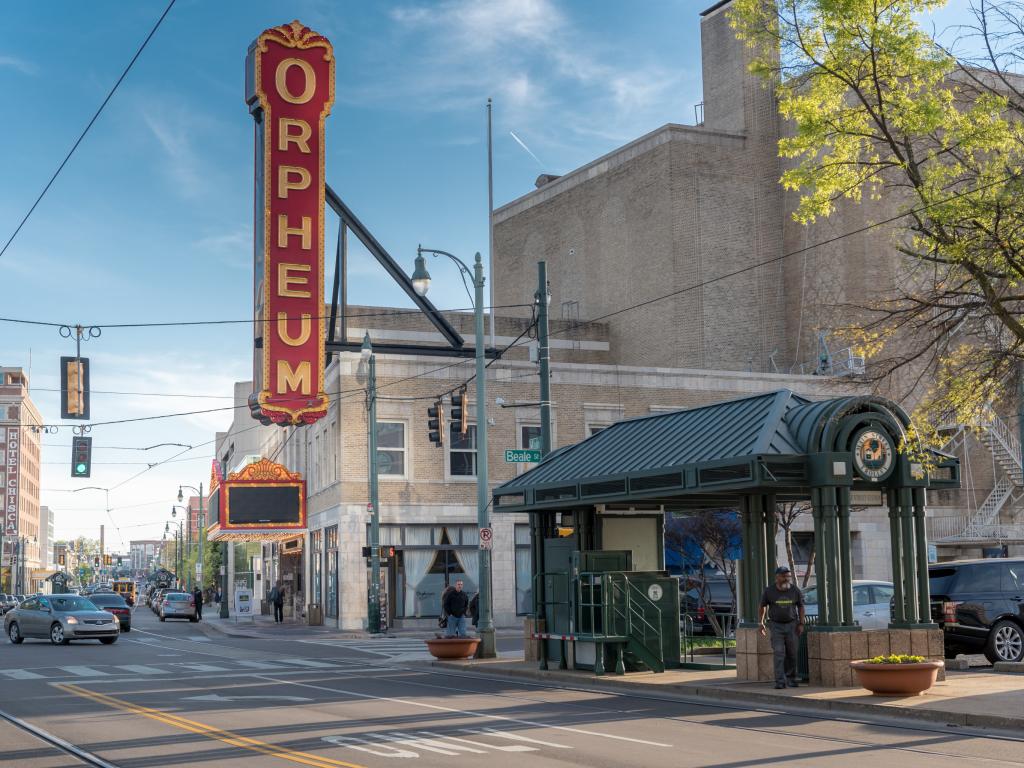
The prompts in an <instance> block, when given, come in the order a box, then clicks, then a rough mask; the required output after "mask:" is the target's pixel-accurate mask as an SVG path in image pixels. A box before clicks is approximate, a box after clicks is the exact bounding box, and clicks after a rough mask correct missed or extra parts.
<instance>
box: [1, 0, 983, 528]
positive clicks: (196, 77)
mask: <svg viewBox="0 0 1024 768" xmlns="http://www.w3.org/2000/svg"><path fill="white" fill-rule="evenodd" d="M165 4H166V3H165V2H164V1H163V0H156V1H154V0H145V1H143V0H138V1H136V2H128V1H127V0H124V1H123V2H113V1H112V0H93V1H92V2H89V3H71V2H49V3H46V2H22V3H18V4H14V3H9V4H5V8H4V11H5V12H4V20H5V26H6V28H7V29H8V30H17V34H8V35H5V36H4V39H3V41H0V91H2V92H3V94H4V98H5V103H6V105H7V108H6V109H5V110H4V117H5V119H3V120H0V153H2V154H0V156H2V165H0V167H2V168H3V172H2V175H0V238H2V239H3V240H6V238H7V237H8V236H9V234H10V232H11V231H13V229H14V227H15V226H16V225H17V222H18V221H19V220H20V218H21V216H22V215H23V214H24V212H25V211H26V210H27V208H28V206H29V205H30V204H31V201H32V200H33V199H34V198H35V196H36V195H37V194H38V192H39V190H40V189H41V188H42V186H43V184H45V182H46V180H47V178H49V175H50V174H51V173H52V171H53V170H54V169H55V167H56V165H57V163H58V162H59V160H60V159H61V158H62V157H63V155H64V153H65V152H66V151H67V149H68V148H69V146H70V145H71V143H72V142H73V140H74V138H75V137H76V136H77V134H78V132H79V131H80V130H81V128H82V126H83V125H84V124H85V122H86V120H87V119H88V117H89V116H90V115H91V114H92V113H93V111H94V110H95V108H96V107H97V105H98V104H99V103H100V101H101V100H102V99H103V97H104V96H105V94H106V92H107V90H108V89H109V87H110V86H111V84H112V83H113V82H114V80H115V79H116V77H117V76H118V74H119V73H120V71H121V69H122V68H123V67H124V65H125V64H126V63H127V61H128V60H129V59H130V57H131V55H132V54H133V53H134V51H135V49H136V48H137V46H138V45H139V43H140V42H141V40H142V39H143V37H144V36H145V34H146V33H147V32H148V31H149V29H150V27H151V26H152V24H153V23H154V21H155V20H156V18H157V17H158V16H159V14H160V13H161V12H162V10H163V8H164V6H165ZM709 4H710V0H704V2H691V1H690V0H645V2H643V3H640V4H637V3H623V2H594V1H593V0H589V1H588V0H577V1H575V2H569V1H568V0H446V1H444V2H422V1H421V2H417V1H416V0H409V1H408V2H403V1H395V2H391V1H387V2H384V1H381V2H371V3H341V2H331V1H329V0H302V1H299V2H281V1H280V0H278V2H267V1H262V2H257V1H253V0H245V1H244V2H243V1H242V0H224V1H223V2H216V3H213V2H205V3H204V2H200V1H199V0H178V2H177V4H176V5H175V7H174V9H173V10H172V11H171V13H170V15H169V16H168V17H167V19H166V21H165V22H164V24H163V26H162V27H161V29H160V30H159V31H158V32H157V34H156V36H155V37H154V38H153V40H152V41H151V42H150V44H149V46H148V48H147V49H146V51H145V52H144V53H143V55H142V57H141V58H140V59H139V61H138V62H137V64H136V65H135V67H134V69H133V70H132V72H131V73H130V74H129V75H128V78H127V79H126V80H125V82H124V83H123V84H122V86H121V88H120V90H119V91H118V93H117V94H116V95H115V96H114V98H113V99H112V100H111V102H110V104H109V105H108V107H107V109H106V111H105V112H104V113H103V115H102V116H101V117H100V119H99V121H98V122H97V124H96V125H95V126H94V127H93V130H92V132H91V133H90V134H89V136H88V137H87V138H86V139H85V141H84V142H83V144H82V145H81V146H80V147H79V149H78V151H77V152H76V154H75V155H74V157H73V158H72V160H71V161H70V163H69V164H68V166H67V167H66V168H65V170H64V172H63V173H62V175H61V176H60V178H59V179H58V180H57V182H56V183H55V184H54V186H53V187H52V188H51V190H50V192H49V193H48V195H47V196H46V198H45V199H44V200H43V202H42V203H41V204H40V206H39V208H38V209H37V210H36V212H35V213H34V215H33V216H32V218H31V219H30V220H29V222H28V223H27V224H26V226H25V228H24V229H23V230H22V232H21V234H20V235H19V236H18V238H17V240H16V241H15V242H14V244H13V245H12V246H11V248H10V249H9V250H8V252H7V253H6V254H5V255H4V257H3V258H0V316H4V317H16V318H27V319H34V320H45V321H55V322H65V323H76V322H80V323H83V324H87V325H88V324H101V323H123V322H127V323H130V322H159V321H180V320H208V319H244V318H247V317H249V316H250V313H251V281H252V264H251V262H252V253H251V251H252V246H251V227H252V217H251V210H252V152H253V150H252V124H251V119H250V117H249V115H248V113H247V111H246V107H245V104H244V102H243V63H244V59H245V53H246V49H247V47H248V45H249V44H250V42H251V41H252V40H253V39H254V38H255V37H256V36H257V35H258V34H259V33H260V32H261V31H262V30H263V29H264V28H266V27H269V26H275V25H277V24H281V23H285V22H288V21H290V20H291V19H293V18H298V19H300V20H301V21H302V22H303V23H305V24H307V25H309V26H311V27H313V28H314V29H315V30H317V31H318V32H321V33H322V34H325V35H326V36H327V37H329V38H330V39H331V41H332V42H333V44H334V49H335V55H336V58H337V102H336V103H335V105H334V109H333V112H332V115H331V117H330V118H329V119H328V123H327V129H328V136H327V178H328V181H329V183H330V184H331V185H332V186H333V187H334V188H335V189H336V190H337V191H338V192H339V194H340V195H341V196H342V197H343V198H344V199H345V200H346V202H347V203H348V204H349V206H350V207H352V208H353V210H354V211H355V212H356V214H357V215H358V216H359V217H360V218H361V219H362V220H363V222H364V223H365V224H366V225H367V226H369V228H370V229H371V230H372V231H373V232H374V233H375V235H376V236H377V238H378V239H379V240H380V241H381V242H382V243H383V244H384V246H385V247H386V248H388V249H389V250H390V251H391V252H392V254H393V255H394V256H395V257H396V258H397V259H399V261H400V262H402V263H403V264H404V265H405V266H406V267H407V269H409V270H410V271H411V266H412V259H413V256H414V255H415V248H416V244H417V243H418V242H423V243H424V244H425V245H431V246H433V247H438V248H444V249H446V250H450V251H453V252H455V253H457V254H460V255H463V256H465V257H466V259H467V260H468V259H469V258H471V257H472V253H473V252H474V251H476V250H480V251H481V252H483V253H484V254H485V255H486V249H487V224H486V222H487V207H486V206H487V198H486V165H485V161H486V155H485V151H486V145H485V111H484V105H485V102H486V99H487V97H489V96H490V97H493V98H494V100H495V111H494V117H495V123H494V126H495V127H494V136H495V161H494V167H495V203H496V205H500V204H502V203H505V202H508V201H509V200H512V199H514V198H516V197H518V196H519V195H522V194H524V193H525V192H528V191H529V190H530V189H532V188H533V181H534V179H535V178H536V176H537V175H538V174H539V173H541V172H550V173H564V172H566V171H569V170H572V169H573V168H576V167H578V166H580V165H582V164H584V163H586V162H589V161H590V160H592V159H594V158H595V157H597V156H599V155H601V154H603V153H605V152H608V151H609V150H611V149H613V148H615V147H616V146H619V145H621V144H623V143H625V142H627V141H629V140H631V139H633V138H636V137H637V136H639V135H641V134H643V133H645V132H647V131H650V130H652V129H654V128H656V127H658V126H659V125H662V124H664V123H666V122H679V123H692V122H693V105H694V104H695V103H697V102H699V101H700V100H701V95H700V93H701V85H700V70H699V64H700V47H699V17H698V12H699V11H700V10H702V9H703V8H704V7H705V6H706V5H709ZM962 5H963V3H962V2H959V3H957V6H956V7H962ZM956 7H954V9H953V10H951V11H946V12H945V13H943V14H942V15H941V16H940V23H946V21H947V19H950V18H955V17H956V16H957V13H958V11H957V10H956ZM641 9H642V10H641ZM512 131H514V132H515V133H516V135H518V136H519V137H520V138H521V139H522V140H523V141H524V142H525V143H526V144H527V145H528V146H529V147H530V149H531V150H532V152H533V153H534V154H535V155H536V157H537V158H539V159H540V161H541V162H538V161H537V160H536V159H534V157H532V156H531V155H530V154H528V153H527V152H526V151H525V150H524V149H522V148H521V147H520V146H519V145H518V144H517V143H516V142H515V141H514V140H513V138H512V137H511V135H510V132H512ZM328 240H330V237H328ZM433 271H434V277H435V281H434V285H433V287H432V289H431V298H432V299H433V300H434V302H435V303H436V304H437V305H438V306H441V307H463V306H465V302H466V300H465V297H464V294H462V293H461V292H462V287H461V284H460V283H459V282H458V280H457V277H456V275H455V274H454V273H452V274H449V275H446V274H445V273H444V268H443V267H440V265H438V269H437V270H433ZM350 275H351V279H352V281H353V287H352V289H351V291H350V295H359V296H367V297H371V299H370V300H368V301H367V303H373V304H376V305H383V306H408V301H407V299H406V298H405V297H404V295H402V294H401V293H400V292H399V291H397V290H396V289H395V288H394V287H393V285H392V283H391V282H390V281H389V279H388V278H387V277H386V276H384V275H383V274H382V273H381V272H380V270H378V269H377V268H376V265H375V263H374V262H372V260H370V259H368V258H363V257H361V256H360V255H359V254H358V253H357V254H354V257H353V263H352V264H351V265H350ZM445 277H447V278H448V279H447V280H445V279H444V278H445ZM328 279H329V278H328ZM445 283H447V285H445ZM530 290H532V289H524V296H525V295H526V293H527V292H528V291H530ZM71 353H73V345H71V344H70V342H68V341H66V340H64V339H61V338H60V337H59V336H58V334H57V332H56V329H52V328H36V327H30V326H23V325H10V324H0V364H3V365H20V366H24V367H26V368H27V367H28V366H29V363H30V357H31V366H32V383H33V397H34V399H35V401H36V403H37V405H38V406H39V407H40V409H41V411H42V413H43V416H44V419H45V420H46V421H47V422H50V423H54V422H56V421H57V420H58V417H59V397H58V395H57V393H55V392H52V391H46V390H48V389H53V388H55V387H57V386H58V385H59V382H58V378H57V371H58V357H59V356H60V355H62V354H71ZM83 354H86V355H88V356H89V357H90V359H91V361H92V386H93V389H94V390H115V391H118V392H134V393H140V392H142V393H158V394H173V395H178V396H176V397H154V396H148V395H146V396H143V395H134V394H133V395H120V394H118V395H114V394H110V395H103V394H95V395H94V396H93V402H92V410H93V413H92V418H93V420H94V421H104V420H109V419H118V418H131V417H135V416H146V415H155V414H161V413H168V412H174V411H182V410H192V409H196V408H213V407H218V406H222V405H229V404H230V394H231V384H232V382H234V381H236V380H243V379H248V378H249V377H250V376H251V370H250V366H251V363H250V360H251V336H250V330H249V328H248V326H246V325H227V326H215V327H204V328H200V329H183V328H167V329H108V330H106V331H105V332H104V334H103V336H102V337H101V338H100V339H94V340H92V341H89V342H87V343H86V344H85V351H84V352H83ZM182 395H189V396H190V397H183V396H182ZM196 395H209V396H211V397H209V398H197V397H195V396H196ZM229 421H230V417H229V415H226V414H210V415H204V416H196V417H187V418H176V419H169V420H164V421H154V422H143V423H141V424H134V425H124V426H108V427H97V428H96V429H94V430H93V432H92V436H93V438H94V444H95V445H96V446H97V449H96V451H95V454H94V467H93V476H92V478H91V479H90V480H89V481H88V482H86V481H73V480H71V478H70V477H69V453H70V447H69V446H70V429H68V428H62V429H61V430H60V432H59V433H58V434H56V435H48V436H46V437H45V438H44V445H45V446H46V448H45V449H44V454H43V460H44V462H45V463H44V466H43V476H42V487H43V489H44V491H43V494H42V501H43V503H44V504H48V505H50V506H51V507H53V508H54V509H56V510H57V511H58V513H57V519H56V522H57V533H58V536H71V535H79V534H83V535H90V536H95V535H97V530H98V526H99V524H100V523H104V522H105V523H107V527H108V534H107V536H108V541H111V540H113V542H114V545H115V547H116V546H118V545H119V544H120V543H121V541H122V540H123V542H124V545H125V548H126V547H127V542H128V540H129V539H130V538H145V537H149V536H156V537H159V534H160V532H161V531H162V528H163V521H164V520H165V519H167V517H168V515H167V513H168V511H169V510H168V507H169V505H170V504H171V503H172V498H173V496H174V494H175V493H176V491H177V486H178V484H179V483H190V484H192V485H198V483H199V482H200V481H202V480H204V479H205V478H206V477H207V476H208V466H209V457H210V456H212V450H207V449H205V448H203V449H197V450H196V451H194V452H192V453H189V454H187V455H186V456H184V457H183V458H184V459H189V460H188V461H182V462H178V463H174V464H167V465H164V466H161V467H158V468H155V469H153V470H151V471H148V472H146V473H145V474H143V475H142V476H140V477H139V478H138V479H137V480H133V481H131V482H128V483H126V484H125V485H123V486H122V487H120V488H118V489H117V490H116V491H114V492H113V493H112V494H111V497H110V503H111V506H112V507H113V508H114V510H113V513H112V515H113V523H112V522H111V520H110V518H108V517H107V515H106V514H105V512H104V509H103V506H104V502H103V494H102V493H100V492H93V491H85V492H82V493H79V494H74V495H73V494H70V493H68V492H67V491H68V490H70V489H72V488H75V487H81V486H84V485H96V486H102V487H112V486H114V485H115V484H118V483H120V482H122V481H124V480H125V479H126V478H128V477H129V476H131V475H132V474H135V473H136V472H138V471H139V470H140V469H144V468H145V464H144V463H143V464H126V463H118V462H152V461H155V460H158V459H163V458H166V457H167V456H169V455H170V454H171V453H173V452H174V451H176V450H179V449H172V448H162V449H156V450H153V451H148V452H139V451H123V450H112V449H109V448H105V447H101V446H148V445H152V444H154V443H159V442H177V443H186V444H192V445H194V444H198V443H202V442H205V441H207V440H210V439H212V437H213V432H214V430H216V429H224V428H226V426H227V424H228V423H229ZM113 525H117V526H118V527H120V529H121V531H120V534H118V533H117V532H116V531H115V532H113V533H111V532H110V529H111V527H112V526H113Z"/></svg>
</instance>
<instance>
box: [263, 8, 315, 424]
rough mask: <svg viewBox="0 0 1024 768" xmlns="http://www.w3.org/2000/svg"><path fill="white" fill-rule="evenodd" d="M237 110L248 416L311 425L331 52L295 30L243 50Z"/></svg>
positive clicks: (289, 27) (296, 26)
mask: <svg viewBox="0 0 1024 768" xmlns="http://www.w3.org/2000/svg"><path fill="white" fill-rule="evenodd" d="M246 102H247V103H248V105H249V111H250V113H251V114H252V116H253V118H254V120H255V121H256V203H255V207H254V214H255V230H254V263H255V280H254V314H255V317H254V319H255V323H254V324H253V336H254V350H253V352H254V354H253V394H252V395H251V397H250V398H249V406H250V408H251V409H252V413H253V416H254V417H255V418H257V419H259V420H260V421H262V422H263V423H265V424H269V423H276V424H280V425H282V426H284V425H289V424H311V423H313V422H314V421H316V420H317V419H319V418H321V417H323V416H324V415H325V414H326V413H327V402H328V398H327V395H326V394H325V393H324V366H325V360H324V357H325V355H324V335H325V334H324V326H325V323H324V120H325V119H326V118H327V115H328V114H329V113H330V111H331V105H332V104H333V103H334V50H333V49H332V47H331V44H330V42H329V41H328V40H327V39H326V38H325V37H323V36H322V35H318V34H317V33H316V32H314V31H312V30H311V29H310V28H309V27H305V26H303V25H302V24H301V23H300V22H298V21H293V22H292V23H291V24H285V25H283V26H280V27H274V28H273V29H268V30H266V31H265V32H264V33H263V34H261V35H260V36H259V37H258V38H257V39H256V42H254V43H253V44H252V46H250V48H249V55H248V57H247V59H246Z"/></svg>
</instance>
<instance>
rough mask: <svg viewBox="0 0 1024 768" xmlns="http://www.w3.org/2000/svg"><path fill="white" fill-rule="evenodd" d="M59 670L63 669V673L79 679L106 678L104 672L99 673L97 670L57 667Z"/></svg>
mask: <svg viewBox="0 0 1024 768" xmlns="http://www.w3.org/2000/svg"><path fill="white" fill-rule="evenodd" d="M59 669H63V670H64V671H65V672H67V673H69V674H72V675H78V676H79V677H106V676H107V673H106V672H100V671H99V670H98V669H93V668H92V667H59Z"/></svg>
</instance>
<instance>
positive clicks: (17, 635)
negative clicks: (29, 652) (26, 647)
mask: <svg viewBox="0 0 1024 768" xmlns="http://www.w3.org/2000/svg"><path fill="white" fill-rule="evenodd" d="M7 636H8V637H9V638H10V639H11V642H12V643H14V644H15V645H21V643H22V642H23V641H24V640H25V638H24V637H22V636H21V630H19V629H18V622H16V621H12V622H11V626H10V627H9V628H8V630H7Z"/></svg>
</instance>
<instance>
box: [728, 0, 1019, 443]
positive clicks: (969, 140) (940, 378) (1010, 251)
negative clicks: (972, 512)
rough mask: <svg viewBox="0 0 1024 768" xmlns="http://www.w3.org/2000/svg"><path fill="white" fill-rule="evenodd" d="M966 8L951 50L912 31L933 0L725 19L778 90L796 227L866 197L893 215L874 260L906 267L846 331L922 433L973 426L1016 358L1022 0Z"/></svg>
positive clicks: (754, 12) (799, 0)
mask: <svg viewBox="0 0 1024 768" xmlns="http://www.w3.org/2000/svg"><path fill="white" fill-rule="evenodd" d="M975 3H976V4H975V6H974V8H973V12H974V22H975V23H974V24H973V25H972V26H970V27H965V28H961V29H960V30H958V31H957V34H956V37H955V39H954V40H953V42H952V43H951V44H950V45H949V46H946V45H943V44H941V43H940V42H939V41H938V40H936V39H935V38H933V37H932V36H930V35H929V34H927V33H926V31H925V30H924V29H923V28H922V27H921V25H920V23H919V22H918V20H917V19H918V18H920V17H921V16H922V15H923V14H926V13H927V12H929V11H932V10H935V9H937V8H939V7H941V6H943V5H944V4H945V0H889V1H888V2H883V1H881V0H775V1H774V2H772V0H735V1H734V2H733V4H732V7H731V9H730V10H729V18H730V22H731V24H732V25H733V28H734V29H735V31H736V33H737V35H738V36H739V37H740V39H742V40H744V41H745V42H746V43H747V45H748V46H749V48H750V50H751V53H752V64H751V67H752V69H753V71H754V72H755V73H756V74H758V75H761V76H762V77H763V78H764V80H765V83H766V87H772V88H774V89H775V91H776V94H777V100H778V109H779V113H780V115H781V116H782V117H783V118H784V120H785V128H784V131H783V138H781V139H780V141H779V154H780V156H781V157H782V158H784V162H785V168H786V170H785V171H784V173H783V174H782V178H781V183H782V185H783V186H784V187H785V188H786V189H787V190H792V191H796V192H797V193H799V196H800V197H799V205H798V206H797V208H796V210H795V213H794V216H795V218H796V219H797V221H799V222H802V223H805V224H806V223H810V222H814V221H815V220H819V219H822V218H828V217H829V216H831V215H833V214H834V213H835V211H836V210H837V206H840V205H857V204H860V203H862V201H863V200H864V199H865V197H867V198H868V199H878V198H881V197H883V196H884V197H885V198H886V200H888V201H891V202H892V203H893V206H892V207H891V211H892V214H890V215H893V214H899V216H898V217H897V218H896V219H895V220H894V221H891V222H888V223H887V225H888V226H890V227H891V228H892V230H893V233H894V234H893V238H892V249H891V251H890V252H888V253H885V252H883V253H879V254H878V258H885V259H898V260H900V261H901V262H903V263H902V264H900V265H899V267H900V268H899V269H898V270H897V272H899V274H901V276H902V277H901V278H900V279H899V280H897V282H896V284H895V285H894V286H892V287H891V289H889V290H887V291H886V292H885V293H882V294H880V295H879V296H877V298H876V299H875V300H873V301H872V302H870V303H869V304H867V305H865V306H859V307H856V308H852V309H855V310H856V311H855V312H852V313H851V316H853V317H856V320H855V321H853V322H851V323H850V326H849V327H847V328H845V329H843V333H844V334H845V335H846V336H847V337H849V338H850V339H851V340H852V341H853V343H854V344H856V345H858V346H860V347H861V348H862V349H863V351H864V352H865V354H866V356H867V357H868V361H869V375H870V376H871V377H872V378H873V379H874V380H875V381H876V382H883V381H892V380H893V379H894V378H895V377H896V376H899V378H900V379H901V380H902V381H903V382H909V385H908V391H907V392H906V393H905V394H908V395H910V394H911V392H912V393H913V397H914V399H915V401H916V402H915V406H916V413H915V423H916V424H917V425H918V430H919V432H920V433H921V434H922V436H924V437H926V438H927V437H929V436H931V437H934V436H935V432H934V429H933V428H929V427H928V426H927V425H928V424H932V425H937V424H938V423H940V421H941V420H944V419H948V418H949V417H950V416H955V417H956V418H957V419H958V420H960V421H962V422H966V423H976V420H977V419H978V417H979V416H980V415H982V412H983V411H984V410H985V409H986V407H987V406H988V404H990V403H992V402H999V401H1001V400H1003V399H1004V398H1005V396H1006V395H1007V394H1009V393H1011V392H1012V390H1013V387H1014V385H1015V383H1016V382H1017V379H1018V375H1019V374H1018V372H1019V369H1020V368H1021V363H1022V361H1024V76H1020V75H1017V74H1015V73H1017V72H1019V73H1021V75H1024V67H1022V66H1021V65H1022V64H1024V22H1022V19H1024V4H1022V3H1021V2H1019V0H1002V1H1001V2H1000V0H996V2H989V0H975ZM960 51H964V52H965V53H960ZM970 51H976V52H978V53H976V54H974V55H968V53H969V52H970ZM904 214H905V215H904ZM879 223H882V222H879ZM940 417H942V418H940Z"/></svg>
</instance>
